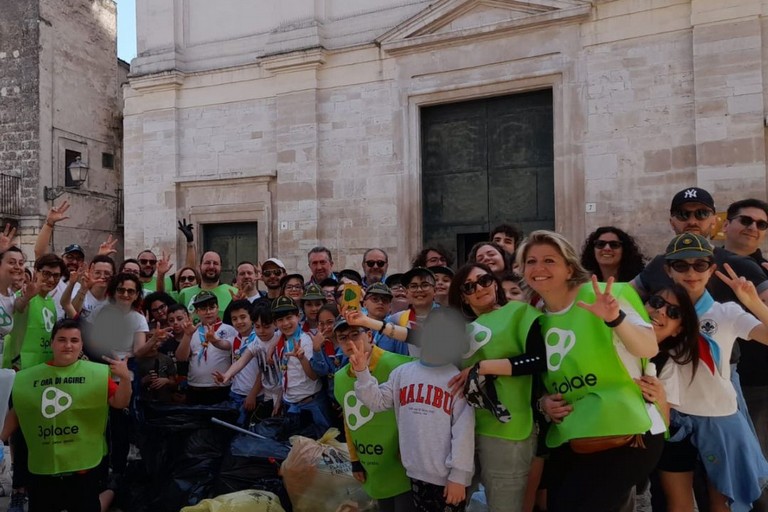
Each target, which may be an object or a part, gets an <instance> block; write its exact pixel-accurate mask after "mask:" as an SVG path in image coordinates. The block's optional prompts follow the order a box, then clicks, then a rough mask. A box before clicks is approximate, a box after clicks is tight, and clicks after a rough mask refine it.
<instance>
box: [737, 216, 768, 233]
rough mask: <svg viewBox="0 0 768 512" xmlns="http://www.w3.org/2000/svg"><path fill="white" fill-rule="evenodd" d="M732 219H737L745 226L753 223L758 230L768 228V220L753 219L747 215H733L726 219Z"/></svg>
mask: <svg viewBox="0 0 768 512" xmlns="http://www.w3.org/2000/svg"><path fill="white" fill-rule="evenodd" d="M733 219H738V221H739V222H740V223H741V225H742V226H744V227H745V228H748V227H749V226H751V225H752V224H755V227H756V228H757V229H758V230H760V231H765V230H766V229H768V221H764V220H762V219H753V218H752V217H750V216H749V215H735V216H733V217H731V218H730V219H728V220H733Z"/></svg>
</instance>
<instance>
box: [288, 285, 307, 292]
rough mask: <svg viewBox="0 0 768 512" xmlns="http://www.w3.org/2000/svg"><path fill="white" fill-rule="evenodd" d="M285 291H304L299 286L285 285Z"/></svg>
mask: <svg viewBox="0 0 768 512" xmlns="http://www.w3.org/2000/svg"><path fill="white" fill-rule="evenodd" d="M285 289H286V291H287V290H291V291H294V292H295V291H297V290H304V287H303V286H301V285H300V284H287V285H285Z"/></svg>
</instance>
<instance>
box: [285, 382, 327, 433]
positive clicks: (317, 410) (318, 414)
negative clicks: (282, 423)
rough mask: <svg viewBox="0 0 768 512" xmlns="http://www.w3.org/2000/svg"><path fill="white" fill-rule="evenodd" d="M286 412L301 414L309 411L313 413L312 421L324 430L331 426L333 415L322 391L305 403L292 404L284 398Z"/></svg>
mask: <svg viewBox="0 0 768 512" xmlns="http://www.w3.org/2000/svg"><path fill="white" fill-rule="evenodd" d="M283 404H284V405H285V412H286V413H287V414H295V415H296V416H299V415H301V412H302V411H307V412H309V413H310V414H311V415H312V422H313V423H314V424H315V425H317V426H318V427H320V428H322V429H323V430H328V429H329V428H331V417H330V414H329V412H328V403H327V402H326V398H325V394H324V393H323V391H320V392H319V393H317V394H316V395H315V397H314V398H313V399H312V400H310V401H308V402H306V403H303V404H292V403H290V402H286V401H285V400H283Z"/></svg>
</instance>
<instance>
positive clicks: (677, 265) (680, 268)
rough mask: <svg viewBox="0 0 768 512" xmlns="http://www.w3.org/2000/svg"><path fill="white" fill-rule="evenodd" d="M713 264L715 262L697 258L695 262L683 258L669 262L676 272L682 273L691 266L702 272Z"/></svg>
mask: <svg viewBox="0 0 768 512" xmlns="http://www.w3.org/2000/svg"><path fill="white" fill-rule="evenodd" d="M712 264H713V262H711V261H709V260H696V261H694V262H693V263H688V262H687V261H683V260H675V261H673V262H671V263H670V264H669V267H670V268H671V269H672V270H674V271H675V272H680V273H681V274H684V273H685V272H688V269H690V268H693V270H695V271H696V272H698V273H699V274H701V273H703V272H706V271H707V270H708V269H709V267H711V266H712Z"/></svg>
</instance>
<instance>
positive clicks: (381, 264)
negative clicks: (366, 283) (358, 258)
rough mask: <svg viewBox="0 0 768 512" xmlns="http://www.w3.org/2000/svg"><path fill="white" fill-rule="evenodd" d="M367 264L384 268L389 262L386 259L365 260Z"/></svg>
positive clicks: (371, 266)
mask: <svg viewBox="0 0 768 512" xmlns="http://www.w3.org/2000/svg"><path fill="white" fill-rule="evenodd" d="M365 264H366V265H368V267H369V268H373V267H379V268H384V265H386V264H387V262H386V261H384V260H368V261H366V262H365Z"/></svg>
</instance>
